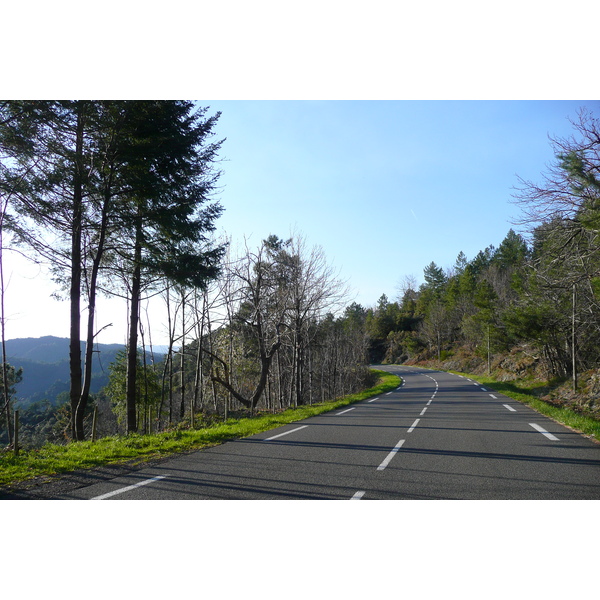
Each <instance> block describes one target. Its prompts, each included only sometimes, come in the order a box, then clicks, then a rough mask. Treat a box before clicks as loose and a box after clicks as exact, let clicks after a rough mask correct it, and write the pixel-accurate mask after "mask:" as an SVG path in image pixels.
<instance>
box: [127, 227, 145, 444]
mask: <svg viewBox="0 0 600 600" xmlns="http://www.w3.org/2000/svg"><path fill="white" fill-rule="evenodd" d="M136 227H137V230H136V235H135V250H134V258H133V263H134V267H133V279H132V282H131V308H130V310H131V313H130V318H129V340H128V343H127V384H126V392H125V396H126V406H127V432H128V433H130V432H135V431H137V415H136V380H137V340H138V325H139V320H140V295H141V287H142V266H141V262H142V241H141V238H142V221H141V217H140V219H139V220H138V223H137V226H136Z"/></svg>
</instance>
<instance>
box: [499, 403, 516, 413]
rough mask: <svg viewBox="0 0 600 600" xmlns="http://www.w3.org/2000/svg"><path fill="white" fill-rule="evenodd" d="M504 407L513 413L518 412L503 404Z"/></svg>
mask: <svg viewBox="0 0 600 600" xmlns="http://www.w3.org/2000/svg"><path fill="white" fill-rule="evenodd" d="M502 406H504V408H506V409H508V410H510V411H511V412H517V411H516V410H515V409H514V408H513V407H512V406H509V405H508V404H503V405H502Z"/></svg>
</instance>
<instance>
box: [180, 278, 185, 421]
mask: <svg viewBox="0 0 600 600" xmlns="http://www.w3.org/2000/svg"><path fill="white" fill-rule="evenodd" d="M179 365H180V367H181V373H180V377H179V383H180V387H181V405H180V406H179V418H180V419H183V417H185V290H182V291H181V360H180V363H179Z"/></svg>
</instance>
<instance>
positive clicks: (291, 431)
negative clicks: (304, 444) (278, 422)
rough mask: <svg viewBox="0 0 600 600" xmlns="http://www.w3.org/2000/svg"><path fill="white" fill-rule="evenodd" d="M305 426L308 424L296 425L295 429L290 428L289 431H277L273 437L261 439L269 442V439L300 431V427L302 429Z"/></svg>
mask: <svg viewBox="0 0 600 600" xmlns="http://www.w3.org/2000/svg"><path fill="white" fill-rule="evenodd" d="M305 427H308V425H302V427H296V429H290V430H289V431H284V432H283V433H278V434H277V435H274V436H273V437H270V438H267V439H266V440H263V441H264V442H270V441H271V440H275V439H277V438H280V437H281V436H284V435H287V434H288V433H294V431H300V429H304V428H305Z"/></svg>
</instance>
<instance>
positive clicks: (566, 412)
mask: <svg viewBox="0 0 600 600" xmlns="http://www.w3.org/2000/svg"><path fill="white" fill-rule="evenodd" d="M451 372H452V373H456V374H457V375H464V376H466V377H469V378H470V379H473V380H474V381H477V382H479V383H481V384H482V385H485V386H486V387H489V388H491V389H493V390H495V391H497V392H500V393H501V394H504V395H505V396H508V397H509V398H513V399H514V400H517V401H518V402H522V403H523V404H526V405H527V406H529V407H531V408H533V410H535V411H537V412H539V413H541V414H542V415H545V416H546V417H549V418H551V419H553V420H554V421H556V422H557V423H561V424H563V425H566V426H567V427H571V428H572V429H575V430H576V431H579V432H581V433H583V434H585V435H589V436H592V437H594V438H595V439H596V440H598V441H600V421H598V420H597V419H594V418H592V417H588V416H585V415H581V414H579V413H578V412H576V411H574V410H572V409H570V408H567V407H565V406H556V405H554V404H550V403H549V402H545V401H544V400H542V399H540V398H539V397H538V394H540V393H546V392H547V391H548V389H549V387H548V385H542V384H541V383H540V382H539V381H533V380H523V381H496V380H494V379H492V378H491V377H486V376H481V375H471V374H470V373H458V372H456V371H451Z"/></svg>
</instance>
